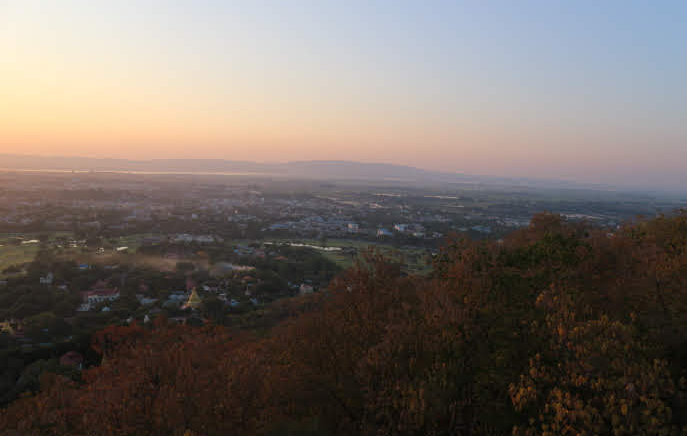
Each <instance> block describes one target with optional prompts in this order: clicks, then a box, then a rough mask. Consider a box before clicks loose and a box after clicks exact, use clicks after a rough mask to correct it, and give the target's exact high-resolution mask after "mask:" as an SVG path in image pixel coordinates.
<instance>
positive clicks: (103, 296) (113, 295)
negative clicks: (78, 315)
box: [76, 288, 119, 312]
mask: <svg viewBox="0 0 687 436" xmlns="http://www.w3.org/2000/svg"><path fill="white" fill-rule="evenodd" d="M81 297H82V298H83V303H82V304H81V306H79V308H78V309H76V310H77V311H79V312H87V311H89V310H91V309H92V308H93V306H95V305H96V304H99V303H102V302H105V301H115V300H116V299H118V298H119V290H118V289H117V288H115V289H107V288H96V289H95V290H92V291H86V292H82V293H81Z"/></svg>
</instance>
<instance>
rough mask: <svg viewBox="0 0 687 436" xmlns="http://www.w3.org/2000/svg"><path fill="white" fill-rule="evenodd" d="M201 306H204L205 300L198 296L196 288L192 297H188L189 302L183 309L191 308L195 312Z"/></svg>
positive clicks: (192, 292)
mask: <svg viewBox="0 0 687 436" xmlns="http://www.w3.org/2000/svg"><path fill="white" fill-rule="evenodd" d="M201 304H203V300H202V299H201V298H200V295H198V292H197V291H196V288H193V291H191V296H190V297H188V301H187V302H186V304H184V305H183V306H182V309H188V308H189V307H190V308H191V309H193V310H195V309H198V308H200V305H201Z"/></svg>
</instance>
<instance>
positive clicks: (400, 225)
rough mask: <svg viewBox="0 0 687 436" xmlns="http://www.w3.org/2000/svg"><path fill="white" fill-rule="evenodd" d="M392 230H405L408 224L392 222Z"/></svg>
mask: <svg viewBox="0 0 687 436" xmlns="http://www.w3.org/2000/svg"><path fill="white" fill-rule="evenodd" d="M394 230H396V231H397V232H401V233H403V232H406V231H407V230H408V224H394Z"/></svg>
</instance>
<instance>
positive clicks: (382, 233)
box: [377, 229, 391, 237]
mask: <svg viewBox="0 0 687 436" xmlns="http://www.w3.org/2000/svg"><path fill="white" fill-rule="evenodd" d="M377 236H378V237H382V236H391V232H390V231H389V230H387V229H379V230H377Z"/></svg>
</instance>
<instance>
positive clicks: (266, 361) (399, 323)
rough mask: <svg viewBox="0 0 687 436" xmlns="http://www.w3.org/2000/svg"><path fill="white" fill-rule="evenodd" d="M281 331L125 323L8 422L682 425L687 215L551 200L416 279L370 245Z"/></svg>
mask: <svg viewBox="0 0 687 436" xmlns="http://www.w3.org/2000/svg"><path fill="white" fill-rule="evenodd" d="M300 298H301V301H300V302H299V303H300V304H301V310H299V311H298V312H300V313H299V314H298V315H293V316H292V317H291V318H290V319H288V320H287V321H284V322H282V323H280V324H279V325H278V326H276V327H274V328H273V329H272V330H271V331H270V332H269V333H268V334H267V335H261V336H257V335H253V334H251V333H248V332H245V331H232V330H230V329H227V328H225V327H218V326H208V325H206V326H204V327H190V326H178V325H172V324H170V323H168V322H167V321H166V320H164V319H157V320H156V322H155V323H154V325H153V326H150V327H149V326H147V325H146V326H137V325H131V326H124V327H110V328H108V329H106V330H105V331H103V332H101V333H100V334H98V335H97V336H96V338H95V340H94V343H93V347H94V349H95V350H96V351H97V352H98V353H100V354H101V355H102V362H101V364H100V365H99V366H96V367H92V368H90V369H86V370H84V371H83V373H82V374H81V377H80V378H77V379H76V380H73V379H67V378H64V377H62V376H57V375H49V374H47V375H44V376H43V378H42V379H41V390H40V392H38V393H36V394H35V395H33V396H27V397H24V398H22V399H20V400H17V401H15V402H14V403H12V404H11V405H10V406H9V407H8V408H7V409H5V410H3V411H0V434H21V435H24V434H27V435H28V434H48V435H112V436H114V435H184V434H186V435H198V436H210V435H247V436H249V435H518V436H535V435H542V436H544V435H614V436H622V435H683V434H686V433H687V379H686V376H687V371H686V370H687V212H685V211H683V212H680V213H677V214H675V215H674V216H670V217H658V218H655V219H653V220H647V221H638V222H635V223H631V224H627V225H625V226H624V227H622V228H621V229H619V230H617V231H615V232H613V233H608V230H603V229H600V228H596V227H593V226H591V225H587V224H580V223H568V222H565V220H563V219H562V218H561V217H559V216H557V215H551V214H540V215H537V216H535V217H534V218H533V219H532V221H531V224H530V225H529V227H527V228H525V229H523V230H519V231H516V232H514V233H513V234H511V235H510V236H509V237H507V238H505V239H503V240H499V241H479V242H475V241H468V240H457V239H454V240H451V241H450V242H449V243H448V244H447V245H446V247H445V248H444V249H443V250H442V251H441V253H440V254H439V255H438V256H436V257H435V259H434V265H433V272H432V273H431V274H430V275H428V276H413V275H408V274H406V273H404V272H402V270H401V268H400V267H399V265H396V264H394V263H392V262H389V261H386V260H385V259H384V258H383V257H382V256H381V255H379V254H377V253H374V252H370V253H368V255H367V256H366V258H365V261H364V262H360V263H358V264H357V265H356V266H355V267H353V268H352V269H350V270H348V271H347V272H345V273H343V274H342V275H340V276H339V277H338V278H337V279H335V280H334V281H333V282H332V284H331V285H330V287H329V289H328V290H327V291H326V292H322V293H319V294H315V295H312V296H305V297H300Z"/></svg>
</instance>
